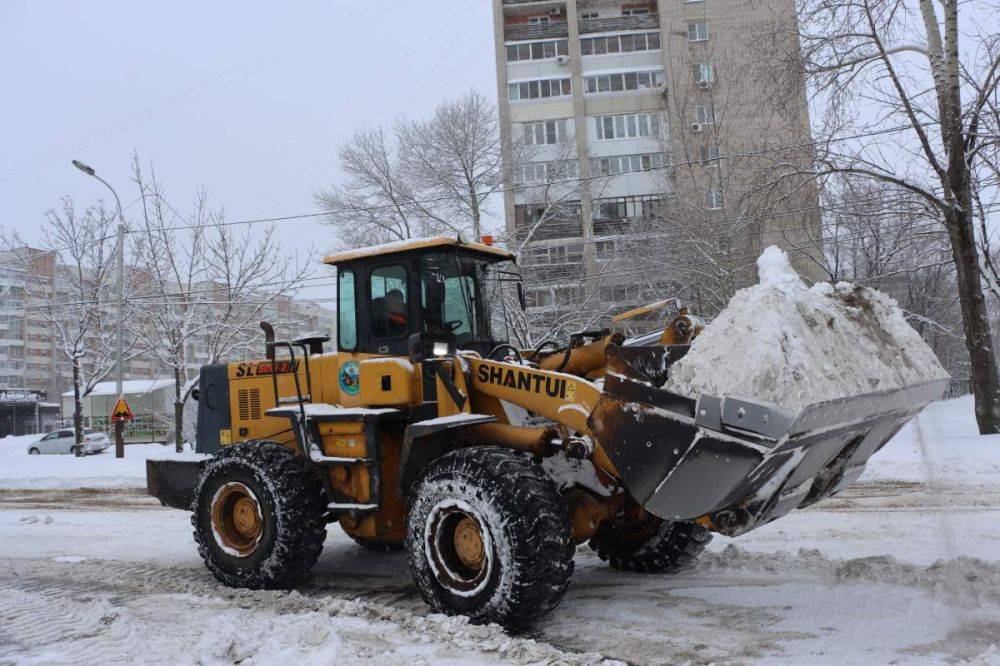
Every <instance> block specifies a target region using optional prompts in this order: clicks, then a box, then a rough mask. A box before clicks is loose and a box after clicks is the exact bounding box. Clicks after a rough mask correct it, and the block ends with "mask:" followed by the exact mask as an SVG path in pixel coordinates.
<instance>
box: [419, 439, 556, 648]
mask: <svg viewBox="0 0 1000 666" xmlns="http://www.w3.org/2000/svg"><path fill="white" fill-rule="evenodd" d="M406 547H407V554H408V557H409V563H410V571H411V573H412V574H413V580H414V582H415V583H416V585H417V588H418V589H419V590H420V594H421V596H422V597H423V598H424V600H425V601H426V602H427V603H428V604H429V605H430V606H431V608H433V609H434V611H436V612H438V613H446V614H448V615H466V616H468V617H469V618H470V620H471V621H472V622H473V623H476V624H484V623H488V622H496V623H497V624H500V625H502V626H503V627H505V628H507V629H510V630H514V629H520V628H523V627H525V626H528V625H530V624H531V623H533V622H534V621H535V620H537V619H539V618H540V617H542V616H543V615H545V614H546V613H548V612H549V611H551V610H552V609H553V608H555V607H556V605H558V603H559V601H560V600H561V599H562V597H563V594H564V593H565V592H566V588H567V587H568V586H569V581H570V577H571V576H572V574H573V552H574V546H573V541H572V538H571V529H570V522H569V517H568V514H567V512H566V507H565V505H564V503H563V501H562V497H561V496H560V494H559V491H558V489H557V488H556V486H555V484H554V483H553V482H552V481H551V479H549V477H548V476H547V475H546V473H545V471H544V470H543V469H542V468H541V467H540V466H539V465H536V464H534V463H533V462H532V461H531V460H530V459H528V458H526V457H524V456H522V455H519V454H517V453H514V452H511V451H505V450H503V449H498V448H494V447H486V446H483V447H473V448H468V449H461V450H458V451H453V452H451V453H448V454H447V455H444V456H442V457H441V458H438V459H437V460H435V461H434V462H433V463H431V465H430V466H429V468H428V469H427V471H426V473H425V474H424V476H423V478H422V480H421V481H420V482H419V483H418V484H416V486H415V487H414V490H413V495H412V497H411V502H410V511H409V514H408V516H407V529H406Z"/></svg>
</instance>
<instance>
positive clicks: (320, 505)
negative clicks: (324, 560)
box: [191, 441, 326, 590]
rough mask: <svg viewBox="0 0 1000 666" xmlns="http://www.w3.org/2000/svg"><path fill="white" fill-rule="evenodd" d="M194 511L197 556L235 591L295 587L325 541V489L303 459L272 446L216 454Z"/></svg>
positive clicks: (249, 446) (204, 475)
mask: <svg viewBox="0 0 1000 666" xmlns="http://www.w3.org/2000/svg"><path fill="white" fill-rule="evenodd" d="M191 509H192V511H193V515H192V516H191V524H192V525H194V540H195V542H196V543H197V544H198V552H199V554H201V557H202V559H203V560H204V561H205V566H207V567H208V570H209V571H211V572H212V573H213V574H214V575H215V577H216V578H218V579H219V580H220V581H222V582H223V583H225V584H226V585H229V586H230V587H245V588H250V589H254V590H257V589H281V588H288V587H291V586H293V585H295V584H296V583H298V582H300V581H301V580H302V579H303V578H305V577H306V575H307V574H308V573H309V570H310V569H311V568H312V566H313V565H314V564H315V563H316V559H317V558H318V557H319V554H320V552H321V551H322V550H323V541H324V540H325V539H326V520H325V518H324V513H325V511H326V503H325V502H324V501H323V486H322V484H321V483H320V481H319V480H318V479H317V478H316V477H315V476H313V474H312V473H311V472H310V471H309V468H308V467H307V463H306V462H305V461H304V460H303V459H302V458H301V457H299V456H297V455H295V453H293V452H292V450H291V449H289V448H287V447H284V446H281V445H280V444H276V443H274V442H265V441H251V442H245V443H243V444H237V445H234V446H228V447H226V448H224V449H222V450H221V451H219V452H218V453H216V454H215V456H214V457H213V458H212V459H211V460H210V461H209V462H208V463H207V464H206V465H205V469H204V470H203V471H202V474H201V478H200V479H199V480H198V486H197V488H196V489H195V492H194V502H193V505H192V507H191Z"/></svg>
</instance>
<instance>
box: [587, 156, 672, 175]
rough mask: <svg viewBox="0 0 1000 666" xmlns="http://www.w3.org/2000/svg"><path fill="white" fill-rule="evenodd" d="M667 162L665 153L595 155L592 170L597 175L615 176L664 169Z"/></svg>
mask: <svg viewBox="0 0 1000 666" xmlns="http://www.w3.org/2000/svg"><path fill="white" fill-rule="evenodd" d="M666 163H667V160H666V156H665V155H664V154H663V153H650V154H647V155H615V156H612V157H595V158H594V159H592V160H591V170H592V171H593V172H594V174H595V175H601V176H615V175H617V174H620V173H638V172H640V171H653V170H656V169H662V168H663V167H664V166H665V165H666Z"/></svg>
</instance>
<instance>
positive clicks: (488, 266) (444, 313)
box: [420, 253, 507, 353]
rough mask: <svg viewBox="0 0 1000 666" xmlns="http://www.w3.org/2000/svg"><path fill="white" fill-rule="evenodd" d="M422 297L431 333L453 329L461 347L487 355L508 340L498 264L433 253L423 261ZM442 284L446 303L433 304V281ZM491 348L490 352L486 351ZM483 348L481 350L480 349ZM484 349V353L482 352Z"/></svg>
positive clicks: (449, 254)
mask: <svg viewBox="0 0 1000 666" xmlns="http://www.w3.org/2000/svg"><path fill="white" fill-rule="evenodd" d="M420 274H421V276H420V279H421V287H422V288H421V298H422V303H421V305H422V306H423V309H424V312H426V313H427V314H426V319H425V323H424V325H425V326H426V327H427V329H428V330H430V331H434V330H435V329H437V330H442V329H443V330H449V329H450V330H451V331H452V332H453V333H454V334H455V342H456V343H457V345H458V346H459V348H469V349H476V351H480V352H481V353H487V352H489V351H490V349H492V346H493V345H495V344H496V343H497V342H500V341H505V340H506V338H507V330H506V321H505V318H504V316H503V299H502V296H501V292H500V282H499V280H498V276H497V266H496V263H495V262H488V261H483V260H481V259H475V258H472V257H463V256H460V255H458V254H457V253H442V254H430V255H427V256H426V257H424V258H423V259H422V261H421V271H420ZM437 281H440V282H441V283H442V287H443V296H444V299H443V302H441V303H440V304H438V303H433V302H430V301H431V300H432V299H430V298H429V297H428V295H429V293H431V292H432V291H433V287H432V284H431V283H432V282H437ZM487 347H489V348H490V349H486V348H487ZM480 348H482V349H480ZM483 349H485V351H483Z"/></svg>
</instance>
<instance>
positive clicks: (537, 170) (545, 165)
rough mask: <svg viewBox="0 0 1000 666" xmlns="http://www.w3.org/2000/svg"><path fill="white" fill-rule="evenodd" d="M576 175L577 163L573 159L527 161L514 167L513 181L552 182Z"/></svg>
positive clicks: (519, 182)
mask: <svg viewBox="0 0 1000 666" xmlns="http://www.w3.org/2000/svg"><path fill="white" fill-rule="evenodd" d="M577 175H578V173H577V165H576V162H575V161H573V160H562V161H559V162H529V163H527V164H521V165H519V166H518V167H516V168H515V169H514V183H515V184H517V185H527V184H533V183H554V182H558V181H565V180H571V179H573V178H576V177H577Z"/></svg>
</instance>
